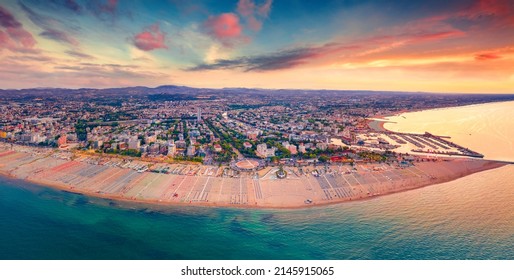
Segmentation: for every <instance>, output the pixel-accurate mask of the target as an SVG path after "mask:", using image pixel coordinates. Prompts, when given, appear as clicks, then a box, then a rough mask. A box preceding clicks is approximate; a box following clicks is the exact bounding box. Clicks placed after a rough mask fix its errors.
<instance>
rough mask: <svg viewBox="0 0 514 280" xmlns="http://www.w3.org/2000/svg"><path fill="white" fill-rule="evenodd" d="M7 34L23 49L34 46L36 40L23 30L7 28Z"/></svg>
mask: <svg viewBox="0 0 514 280" xmlns="http://www.w3.org/2000/svg"><path fill="white" fill-rule="evenodd" d="M7 34H9V36H10V37H11V38H13V39H14V40H15V41H17V42H19V43H20V44H21V45H22V46H23V47H25V48H32V47H34V45H36V40H34V37H32V34H30V33H29V32H28V31H26V30H25V29H23V28H12V27H10V28H7Z"/></svg>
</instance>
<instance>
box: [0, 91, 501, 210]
mask: <svg viewBox="0 0 514 280" xmlns="http://www.w3.org/2000/svg"><path fill="white" fill-rule="evenodd" d="M70 91H71V90H70ZM74 91H75V92H73V94H70V92H68V91H66V90H57V89H39V90H31V91H29V90H27V91H22V92H17V94H16V95H10V94H8V93H7V92H5V91H4V92H2V93H0V97H1V99H0V109H1V110H0V117H1V118H0V119H1V122H0V144H1V146H0V160H1V164H0V171H1V172H3V173H6V174H7V175H10V176H14V177H16V178H21V179H27V180H32V181H35V182H38V183H42V184H46V185H51V186H57V187H59V188H62V189H67V190H71V191H75V192H79V193H90V194H92V195H96V196H102V197H113V198H121V199H127V200H141V199H142V200H144V201H154V202H161V203H162V202H164V203H166V202H169V203H190V204H192V203H195V204H207V205H213V204H214V205H246V206H256V207H259V206H261V207H300V206H302V205H311V204H326V203H332V202H339V201H347V200H356V199H363V198H368V197H372V196H376V195H381V194H386V193H392V192H397V191H401V190H405V189H410V188H415V187H419V186H423V185H429V184H433V183H436V182H442V181H446V180H449V179H451V178H456V177H458V176H460V175H461V174H462V173H465V172H476V171H479V170H482V169H484V168H492V167H493V165H495V164H493V163H489V162H484V161H480V160H477V158H482V157H483V155H481V154H480V153H479V152H478V151H472V150H470V149H468V148H466V147H462V146H460V145H459V144H458V143H453V142H452V141H451V139H449V138H448V137H446V136H444V135H433V134H431V133H430V132H426V133H424V134H412V133H397V132H391V131H387V130H385V129H384V127H383V124H384V121H386V120H384V119H383V118H384V117H385V116H391V115H394V114H399V113H402V112H405V111H407V110H408V111H414V110H424V109H429V108H439V107H448V106H452V105H454V104H457V103H458V104H474V103H477V102H491V101H498V100H503V99H505V98H510V96H487V97H485V96H481V95H477V96H465V97H463V96H458V95H457V96H456V95H435V96H428V97H426V95H423V96H416V98H413V97H412V94H409V93H389V94H388V93H375V92H337V91H334V92H332V91H321V92H316V93H313V92H310V91H306V92H302V91H297V92H294V94H292V93H293V92H282V94H280V95H278V94H276V92H274V91H267V90H248V89H239V90H238V89H229V90H202V89H191V88H181V87H161V88H155V89H146V90H142V89H139V88H128V89H117V90H116V89H110V90H87V89H82V90H74ZM434 100H435V101H434Z"/></svg>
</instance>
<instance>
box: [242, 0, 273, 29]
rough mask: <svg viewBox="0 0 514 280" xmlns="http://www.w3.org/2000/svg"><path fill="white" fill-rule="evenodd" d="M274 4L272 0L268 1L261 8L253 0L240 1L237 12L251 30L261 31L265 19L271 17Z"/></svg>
mask: <svg viewBox="0 0 514 280" xmlns="http://www.w3.org/2000/svg"><path fill="white" fill-rule="evenodd" d="M272 3H273V1H272V0H266V2H264V3H263V4H261V5H260V6H259V5H257V4H255V2H254V1H253V0H239V2H238V3H237V12H238V13H239V14H240V15H241V16H242V17H243V18H244V19H245V21H246V23H247V24H248V27H250V29H252V30H253V31H259V30H261V28H262V21H263V19H264V18H267V17H268V15H269V12H270V10H271V4H272Z"/></svg>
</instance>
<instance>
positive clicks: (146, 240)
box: [0, 103, 514, 259]
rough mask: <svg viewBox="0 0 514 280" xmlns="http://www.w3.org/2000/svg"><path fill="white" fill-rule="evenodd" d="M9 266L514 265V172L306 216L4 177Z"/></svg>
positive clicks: (2, 218)
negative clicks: (22, 262)
mask: <svg viewBox="0 0 514 280" xmlns="http://www.w3.org/2000/svg"><path fill="white" fill-rule="evenodd" d="M511 104H512V103H511ZM490 105H491V104H488V105H480V106H486V108H487V106H490ZM476 107H479V106H476ZM511 108H512V107H511ZM507 109H508V107H507ZM448 110H452V109H448ZM457 110H458V109H457ZM475 110H477V109H476V108H475ZM500 115H501V114H500ZM402 119H404V120H406V121H407V120H409V119H414V118H410V117H409V115H406V118H402ZM477 121H480V120H477ZM506 121H509V120H506ZM497 125H502V124H497ZM483 129H485V128H483ZM510 129H512V130H514V128H512V127H510ZM512 130H511V131H512ZM496 133H497V132H496ZM500 134H501V133H500ZM479 151H480V150H479ZM0 259H514V165H509V166H505V167H502V168H498V169H495V170H489V171H485V172H481V173H478V174H473V175H470V176H467V177H464V178H461V179H458V180H455V181H452V182H448V183H444V184H440V185H435V186H430V187H425V188H421V189H417V190H413V191H408V192H404V193H398V194H393V195H388V196H384V197H379V198H375V199H371V200H367V201H360V202H351V203H344V204H339V205H333V206H329V207H319V208H312V209H302V210H243V209H217V208H199V207H182V208H165V209H159V208H155V207H154V206H152V207H148V208H146V207H145V206H144V205H135V204H119V203H117V202H112V201H107V200H101V199H91V198H87V197H85V196H82V195H76V194H71V193H65V192H60V191H55V190H52V189H49V188H45V187H41V186H37V185H33V184H29V183H26V182H22V181H18V180H11V179H7V178H4V177H0Z"/></svg>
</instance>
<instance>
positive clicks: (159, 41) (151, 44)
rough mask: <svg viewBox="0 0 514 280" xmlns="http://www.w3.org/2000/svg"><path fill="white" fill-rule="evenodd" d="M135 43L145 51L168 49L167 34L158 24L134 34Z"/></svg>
mask: <svg viewBox="0 0 514 280" xmlns="http://www.w3.org/2000/svg"><path fill="white" fill-rule="evenodd" d="M133 41H134V45H135V46H136V47H137V48H138V49H140V50H143V51H151V50H155V49H167V48H168V46H166V42H165V41H166V34H165V33H164V32H162V31H161V30H160V28H159V25H158V24H154V25H152V26H150V27H148V28H146V29H145V30H144V31H142V32H140V33H138V34H136V36H134V39H133Z"/></svg>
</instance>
